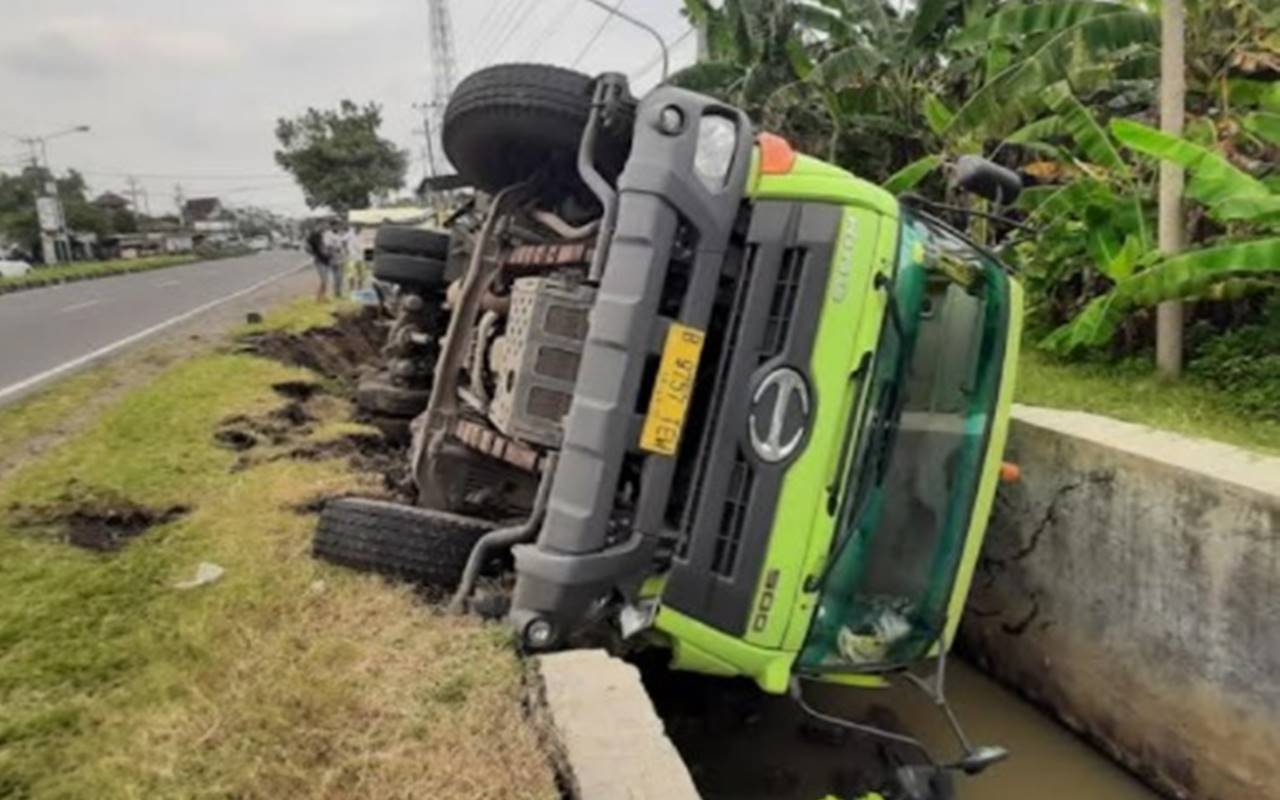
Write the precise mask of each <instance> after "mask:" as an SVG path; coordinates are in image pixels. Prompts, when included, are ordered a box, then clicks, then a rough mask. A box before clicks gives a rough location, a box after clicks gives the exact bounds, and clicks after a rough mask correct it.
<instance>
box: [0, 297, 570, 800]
mask: <svg viewBox="0 0 1280 800" xmlns="http://www.w3.org/2000/svg"><path fill="white" fill-rule="evenodd" d="M308 305H310V304H308ZM297 308H298V309H306V310H302V311H299V312H297V313H291V314H285V315H283V316H278V317H275V318H274V319H270V318H269V323H268V325H269V326H270V325H272V324H274V325H277V326H281V327H294V328H298V327H302V326H303V322H300V320H305V319H306V318H307V316H308V315H312V314H314V311H313V310H311V309H310V308H308V307H307V306H299V307H297ZM299 314H301V316H299ZM81 380H82V381H86V382H87V381H89V379H88V378H83V379H81ZM317 380H318V378H317V376H315V375H314V374H311V373H308V372H305V371H303V370H300V369H296V368H291V367H286V366H283V365H281V364H278V363H275V362H270V361H266V360H263V359H260V358H257V357H253V356H249V355H240V354H232V353H228V352H221V353H212V354H208V355H204V356H201V357H197V358H194V359H191V360H188V361H186V362H184V363H181V364H179V365H176V366H174V367H172V368H170V369H168V370H167V371H165V372H163V373H161V374H160V375H159V376H158V377H156V378H155V379H153V380H152V381H151V382H149V383H148V384H147V385H145V386H143V387H141V388H138V389H135V390H133V391H132V392H130V393H128V394H127V395H125V396H124V397H123V398H121V399H120V400H119V401H117V402H116V403H115V404H113V405H111V406H110V407H108V408H107V409H105V410H104V411H103V412H102V413H101V415H100V416H99V417H98V418H96V419H95V420H94V421H93V422H91V423H90V424H89V425H88V426H87V427H86V428H84V430H83V431H81V432H80V433H79V434H77V435H75V436H74V437H73V438H70V439H68V440H66V441H64V442H62V443H61V444H59V445H58V446H56V447H54V448H53V449H51V450H49V451H48V452H46V453H45V454H43V455H42V456H40V457H38V458H36V459H34V460H32V461H31V462H29V463H26V464H24V465H23V466H21V467H19V468H17V469H16V470H14V471H13V472H12V473H11V474H9V475H8V476H6V479H5V481H4V483H3V485H2V486H0V586H3V587H4V589H3V591H2V592H0V796H3V797H67V798H81V797H93V798H115V797H121V798H123V797H131V798H136V797H245V798H249V797H262V798H280V797H290V798H294V797H371V798H391V797H424V798H425V797H431V798H468V799H470V798H514V797H554V796H557V792H556V789H555V785H554V780H553V775H552V772H551V770H550V768H549V766H548V764H547V761H546V759H545V757H544V755H543V753H542V752H541V750H540V749H539V743H538V739H537V735H536V732H535V731H534V730H533V729H532V727H531V726H530V723H529V722H528V721H527V720H526V718H525V716H524V714H523V712H522V706H521V680H522V673H521V667H520V664H519V661H518V660H517V658H516V657H515V655H514V654H513V652H512V650H511V649H510V647H509V644H508V640H507V636H506V634H505V633H504V631H503V630H502V629H501V628H499V627H497V626H492V625H485V624H481V623H479V622H477V621H475V620H472V619H463V618H453V617H447V616H444V615H442V614H440V613H438V612H437V611H435V610H433V609H432V608H431V607H429V606H427V605H426V604H424V603H423V602H422V601H421V600H420V599H418V598H416V597H415V595H414V594H413V593H412V592H411V591H410V590H408V589H407V588H404V587H397V586H391V585H389V584H387V583H385V582H383V581H380V580H378V579H375V578H371V577H368V576H361V575H357V574H354V573H351V572H347V571H344V570H341V569H337V568H333V567H330V566H328V565H324V564H320V563H318V562H316V561H314V560H312V559H311V558H310V556H309V554H308V547H309V541H310V535H311V531H312V528H313V526H314V524H315V517H314V515H313V514H308V513H301V512H300V511H299V510H298V509H299V508H300V507H302V506H304V505H306V504H307V503H309V502H311V501H313V500H314V499H315V498H317V497H319V496H326V495H332V494H338V493H344V492H350V491H360V490H361V489H362V488H363V489H366V490H368V489H371V488H372V483H371V481H373V480H374V476H369V475H361V474H358V473H357V472H356V471H355V470H354V469H353V468H352V467H351V466H350V465H349V464H348V463H347V461H346V460H344V459H342V458H339V457H333V458H324V457H323V456H322V457H321V459H319V460H317V459H315V458H301V457H297V453H296V452H294V451H295V450H296V448H298V446H299V445H303V444H313V445H314V444H316V443H317V441H319V440H323V439H325V438H333V437H338V436H341V435H343V434H344V432H346V431H349V429H350V427H351V426H350V424H349V423H347V422H346V419H347V415H348V413H349V406H348V404H347V402H346V401H345V400H343V399H341V398H339V397H336V396H333V395H329V394H323V393H322V394H319V395H317V396H315V397H313V398H311V399H310V400H307V401H306V412H307V414H308V415H309V416H310V419H309V420H308V422H307V423H306V425H305V426H304V427H302V428H300V429H299V430H297V431H295V432H294V434H293V435H294V437H295V438H293V439H292V440H291V441H288V442H284V443H281V444H277V445H269V444H266V443H263V445H262V446H261V447H259V448H255V449H254V450H252V451H249V452H248V453H235V452H232V451H230V450H227V449H223V448H222V447H219V446H218V445H216V444H215V442H214V439H213V434H214V432H215V431H216V430H217V428H218V427H219V424H220V422H222V421H224V420H226V419H227V418H228V417H231V416H234V415H244V416H247V417H250V418H268V417H269V416H270V413H271V411H272V409H274V408H278V407H279V406H281V405H283V403H284V402H285V401H284V400H283V398H282V397H280V396H279V395H278V394H277V393H276V392H275V391H273V389H272V388H271V387H272V385H273V384H278V383H281V382H285V381H311V382H315V381H317ZM89 385H90V384H89V383H85V384H84V385H71V386H68V390H69V392H70V393H71V395H72V396H74V395H75V393H76V392H82V391H85V390H86V387H87V386H89ZM59 391H60V390H59V389H58V388H55V389H54V390H53V391H52V392H51V393H48V394H46V395H44V396H42V397H39V398H37V399H35V400H33V401H29V402H27V403H24V404H22V405H20V406H18V407H16V408H13V409H10V410H7V411H4V412H0V432H3V433H4V440H3V441H4V442H5V446H13V444H14V443H15V442H16V440H17V439H18V438H19V437H20V435H22V433H23V432H24V431H27V432H31V431H35V432H38V431H39V430H41V429H42V428H43V427H45V426H47V425H48V424H50V423H49V421H50V420H51V419H52V418H53V417H54V416H56V412H57V409H58V408H60V407H62V406H61V405H60V401H59V400H58V399H57V393H58V392H59ZM14 415H17V416H14ZM22 417H25V420H23V419H20V418H22ZM315 449H316V448H314V447H312V448H311V450H312V451H315ZM291 453H293V455H292V456H291V455H290V454H291ZM246 456H249V458H246ZM134 505H136V506H145V507H147V508H150V509H156V510H162V509H174V508H176V507H183V508H186V509H188V511H187V513H185V514H184V515H182V516H179V517H178V518H176V519H174V520H172V521H169V522H167V523H163V524H161V525H158V526H156V527H153V528H151V529H150V530H148V531H147V532H145V533H143V534H141V535H140V536H138V537H136V538H133V539H130V540H128V542H127V544H125V545H124V546H123V547H122V548H121V549H119V550H118V551H115V552H106V553H99V552H90V551H86V550H82V549H79V548H75V547H72V546H71V545H69V544H68V543H66V542H65V541H64V536H63V535H61V534H60V533H59V525H58V524H57V523H55V522H54V521H53V520H54V518H55V517H58V516H60V515H61V516H64V517H65V516H68V515H75V514H77V513H80V514H90V515H91V514H94V513H104V512H107V513H109V512H110V511H111V510H112V509H117V510H118V509H121V508H126V507H132V506H134ZM204 561H210V562H214V563H216V564H218V565H221V566H222V567H224V568H225V569H226V573H225V575H224V576H223V577H222V579H221V580H219V581H217V582H216V583H213V584H209V585H205V586H201V587H199V588H195V589H190V590H185V591H183V590H179V589H177V588H175V584H176V583H178V582H179V581H182V580H184V579H187V578H189V577H191V576H192V575H193V574H194V572H195V570H196V567H197V565H198V564H199V563H200V562H204Z"/></svg>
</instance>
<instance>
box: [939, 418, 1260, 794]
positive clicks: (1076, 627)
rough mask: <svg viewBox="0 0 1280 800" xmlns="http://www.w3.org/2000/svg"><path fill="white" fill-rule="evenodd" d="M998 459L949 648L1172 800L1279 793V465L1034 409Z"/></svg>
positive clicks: (1097, 420)
mask: <svg viewBox="0 0 1280 800" xmlns="http://www.w3.org/2000/svg"><path fill="white" fill-rule="evenodd" d="M1007 458H1008V459H1009V460H1011V461H1015V462H1017V463H1018V464H1019V465H1020V466H1021V467H1022V480H1021V482H1020V483H1017V484H1014V485H1012V486H1008V487H1004V488H1002V490H1001V493H1000V495H999V496H998V498H997V504H996V510H995V512H994V515H993V519H992V524H991V528H990V531H989V533H988V538H987V544H986V549H985V551H984V554H983V558H982V560H981V562H980V565H979V569H978V573H977V575H976V576H975V579H974V587H973V592H972V594H971V596H970V604H969V610H968V613H967V614H966V617H965V623H964V625H963V626H962V630H961V634H960V647H961V648H962V649H963V650H965V651H967V653H968V654H969V655H970V656H972V657H973V658H974V659H975V660H977V662H978V663H979V664H980V665H981V666H983V667H984V668H986V669H987V671H988V672H990V673H991V674H993V675H994V676H995V677H996V678H998V679H1000V680H1002V681H1003V682H1005V683H1007V684H1009V685H1011V686H1013V687H1014V688H1016V689H1018V690H1019V691H1021V692H1022V693H1023V694H1025V695H1026V696H1028V697H1030V698H1031V699H1032V700H1034V701H1036V702H1038V703H1040V704H1042V705H1044V706H1046V707H1048V708H1050V709H1051V710H1052V711H1053V712H1055V713H1056V714H1057V715H1058V716H1059V718H1060V719H1062V720H1063V721H1064V722H1065V723H1066V724H1067V725H1069V726H1070V727H1072V728H1074V729H1075V730H1077V731H1079V732H1081V733H1082V734H1083V735H1085V736H1086V737H1087V738H1089V739H1091V740H1093V741H1094V742H1095V743H1097V744H1098V745H1100V746H1101V747H1102V748H1103V749H1104V750H1107V751H1108V752H1110V753H1111V754H1112V755H1113V756H1114V757H1115V758H1117V759H1118V760H1119V761H1121V762H1122V763H1124V764H1125V765H1126V766H1128V767H1129V768H1130V769H1131V770H1133V771H1134V772H1136V773H1138V774H1139V775H1141V776H1142V777H1144V778H1145V779H1146V780H1147V781H1148V782H1149V783H1150V784H1152V785H1153V786H1154V787H1156V788H1157V789H1160V790H1161V791H1163V792H1164V793H1166V794H1168V795H1169V796H1172V797H1185V798H1204V800H1209V799H1210V798H1212V799H1213V800H1236V799H1237V798H1240V799H1243V798H1280V459H1277V458H1264V457H1260V456H1257V455H1253V454H1250V453H1247V452H1245V451H1242V450H1240V449H1238V448H1234V447H1230V446H1226V445H1221V444H1217V443H1212V442H1206V441H1202V440H1193V439H1189V438H1186V437H1182V436H1178V435H1175V434H1171V433H1167V432H1163V431H1156V430H1153V429H1150V428H1146V427H1143V426H1138V425H1131V424H1128V423H1123V422H1118V421H1115V420H1111V419H1107V418H1103V417H1097V416H1093V415H1090V414H1083V413H1078V412H1062V411H1052V410H1047V409H1039V408H1027V407H1019V408H1017V409H1016V410H1015V419H1014V423H1013V427H1012V431H1011V434H1010V440H1009V448H1008V456H1007ZM1015 756H1016V754H1015Z"/></svg>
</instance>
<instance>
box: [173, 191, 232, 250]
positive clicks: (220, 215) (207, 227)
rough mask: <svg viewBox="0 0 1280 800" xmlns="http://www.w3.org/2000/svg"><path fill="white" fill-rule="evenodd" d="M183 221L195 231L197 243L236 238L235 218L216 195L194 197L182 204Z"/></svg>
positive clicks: (226, 240) (225, 240)
mask: <svg viewBox="0 0 1280 800" xmlns="http://www.w3.org/2000/svg"><path fill="white" fill-rule="evenodd" d="M182 221H183V222H184V223H186V224H187V225H189V226H190V227H191V229H192V230H193V231H195V233H196V235H195V240H196V244H200V243H201V242H206V241H207V242H228V241H231V240H232V239H234V238H235V234H236V222H235V218H234V217H233V216H232V215H231V213H230V212H229V211H227V209H225V208H224V207H223V206H222V201H221V200H219V199H218V198H216V197H193V198H191V199H190V200H188V201H187V202H186V203H184V204H183V205H182Z"/></svg>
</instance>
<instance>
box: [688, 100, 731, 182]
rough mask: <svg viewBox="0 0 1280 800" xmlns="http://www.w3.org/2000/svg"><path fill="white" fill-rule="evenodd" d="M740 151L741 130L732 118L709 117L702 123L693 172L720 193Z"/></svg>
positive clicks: (705, 117) (709, 115)
mask: <svg viewBox="0 0 1280 800" xmlns="http://www.w3.org/2000/svg"><path fill="white" fill-rule="evenodd" d="M737 149H738V126H737V124H736V123H735V122H734V121H733V120H731V119H729V118H728V117H721V116H717V115H714V114H706V115H704V116H703V117H702V119H701V120H700V121H699V122H698V149H697V150H696V151H695V152H694V156H693V169H694V171H695V172H697V173H698V177H699V178H701V179H702V182H703V183H705V184H706V185H707V188H708V189H711V190H713V191H714V190H718V189H720V188H721V187H723V186H724V183H725V180H726V179H727V178H728V177H729V168H730V167H732V166H733V154H734V153H735V152H736V151H737Z"/></svg>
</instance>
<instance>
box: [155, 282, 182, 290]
mask: <svg viewBox="0 0 1280 800" xmlns="http://www.w3.org/2000/svg"><path fill="white" fill-rule="evenodd" d="M180 283H182V281H163V282H161V283H157V284H156V288H157V289H163V288H165V287H166V286H177V285H178V284H180Z"/></svg>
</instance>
